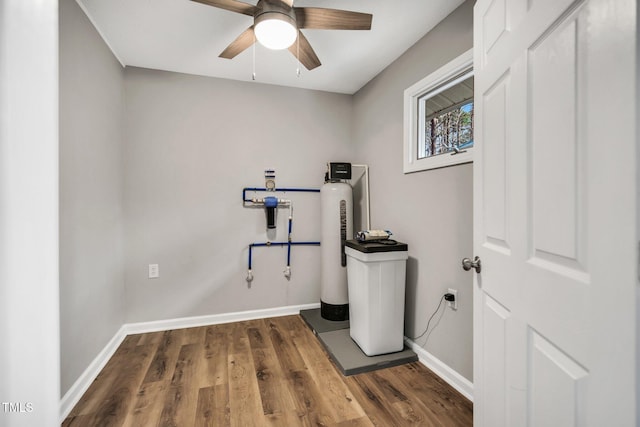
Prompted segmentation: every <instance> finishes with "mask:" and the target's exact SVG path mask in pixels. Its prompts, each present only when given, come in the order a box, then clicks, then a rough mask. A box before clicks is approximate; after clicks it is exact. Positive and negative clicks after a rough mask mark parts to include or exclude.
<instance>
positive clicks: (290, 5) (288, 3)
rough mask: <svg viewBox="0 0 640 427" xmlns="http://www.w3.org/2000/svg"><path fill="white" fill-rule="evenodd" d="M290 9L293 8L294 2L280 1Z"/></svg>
mask: <svg viewBox="0 0 640 427" xmlns="http://www.w3.org/2000/svg"><path fill="white" fill-rule="evenodd" d="M280 1H282V3H284V4H286V5H287V6H289V7H293V0H280Z"/></svg>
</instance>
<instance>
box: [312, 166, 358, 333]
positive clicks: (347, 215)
mask: <svg viewBox="0 0 640 427" xmlns="http://www.w3.org/2000/svg"><path fill="white" fill-rule="evenodd" d="M332 165H336V164H335V163H330V164H329V172H328V173H327V178H326V182H325V184H324V185H323V186H322V188H321V189H320V204H321V236H322V237H321V245H320V255H321V269H320V276H321V280H320V314H321V315H322V317H323V318H325V319H328V320H334V321H338V320H347V319H348V318H349V294H348V287H347V255H346V253H345V243H346V241H347V240H349V239H353V191H352V189H351V185H349V184H347V183H346V182H342V181H341V179H350V178H351V165H350V164H348V163H339V164H338V165H348V168H349V173H348V175H347V174H344V173H342V174H340V175H338V176H336V175H335V173H334V175H333V176H332V174H331V170H332V168H333V166H332ZM344 167H346V166H344ZM338 170H340V171H343V168H338Z"/></svg>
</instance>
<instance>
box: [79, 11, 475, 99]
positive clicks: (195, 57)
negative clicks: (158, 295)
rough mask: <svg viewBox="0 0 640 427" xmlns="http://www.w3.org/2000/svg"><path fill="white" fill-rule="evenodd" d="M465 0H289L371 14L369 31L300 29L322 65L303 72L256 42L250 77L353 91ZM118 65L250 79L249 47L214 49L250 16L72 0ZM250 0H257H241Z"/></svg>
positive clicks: (290, 58) (222, 45)
mask: <svg viewBox="0 0 640 427" xmlns="http://www.w3.org/2000/svg"><path fill="white" fill-rule="evenodd" d="M463 1H464V0H395V1H392V0H296V2H295V6H297V7H304V6H315V7H326V8H333V9H344V10H352V11H356V12H366V13H371V14H373V23H372V28H371V31H344V30H302V31H303V33H304V34H305V36H306V37H307V39H308V40H309V42H310V43H311V46H312V47H313V49H314V50H315V52H316V54H317V55H318V58H320V61H321V62H322V66H320V67H318V68H316V69H314V70H312V71H307V70H306V69H305V68H304V67H302V66H300V68H301V70H300V71H301V74H300V76H299V77H298V76H297V75H296V69H297V67H298V65H297V60H296V59H295V57H294V56H293V55H291V53H289V52H288V51H287V50H284V51H272V50H268V49H266V48H264V47H262V46H260V45H259V44H256V48H255V70H256V81H257V82H260V83H268V84H276V85H281V86H291V87H299V88H307V89H316V90H323V91H329V92H338V93H347V94H353V93H355V92H356V91H357V90H358V89H360V88H361V87H362V86H364V85H365V84H366V83H367V82H369V81H370V80H371V79H372V78H373V77H375V76H376V75H377V74H378V73H379V72H380V71H382V70H383V69H384V68H385V67H387V66H388V65H389V64H390V63H392V62H393V61H394V60H395V59H397V58H398V57H399V56H400V55H401V54H402V53H404V52H405V51H406V50H407V49H408V48H409V47H411V46H412V45H413V44H414V43H415V42H417V41H418V40H420V38H422V36H424V35H425V34H426V33H427V32H428V31H429V30H431V29H432V28H433V27H434V26H435V25H436V24H437V23H438V22H440V21H441V20H442V19H443V18H444V17H446V16H447V15H448V14H449V13H451V12H452V11H453V10H454V9H455V8H457V7H458V6H459V5H460V4H462V3H463ZM77 2H78V3H79V4H80V6H81V7H82V8H83V9H84V11H85V13H86V14H87V16H88V17H89V19H90V20H91V21H92V22H93V24H94V26H95V27H96V28H97V30H98V32H99V33H100V34H101V35H102V37H103V38H104V40H105V41H106V43H107V44H108V45H109V47H110V48H111V50H112V51H113V53H114V54H115V56H116V57H117V58H118V60H119V61H120V62H121V63H122V65H123V66H136V67H144V68H152V69H158V70H166V71H175V72H180V73H188V74H196V75H203V76H212V77H222V78H227V79H233V80H245V81H251V80H252V69H253V49H252V48H249V49H247V50H245V51H244V52H242V53H241V54H239V55H238V56H236V57H235V58H234V59H231V60H229V59H223V58H218V55H219V54H220V52H222V51H223V50H224V48H225V47H226V46H227V45H228V44H229V43H230V42H231V41H233V40H234V39H235V38H236V37H237V36H238V35H239V34H240V33H241V32H242V31H244V30H245V29H247V28H248V27H249V26H250V25H251V24H252V23H253V20H252V18H251V17H249V16H246V15H241V14H238V13H233V12H229V11H226V10H222V9H218V8H214V7H211V6H207V5H203V4H200V3H196V2H193V1H190V0H77ZM245 2H246V3H251V4H254V5H255V4H256V3H257V0H253V1H250V0H248V1H245Z"/></svg>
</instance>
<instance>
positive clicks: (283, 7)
mask: <svg viewBox="0 0 640 427" xmlns="http://www.w3.org/2000/svg"><path fill="white" fill-rule="evenodd" d="M256 7H257V8H258V11H257V12H256V14H255V15H254V22H253V23H254V25H258V23H260V22H262V21H264V20H267V19H278V20H281V21H285V22H288V23H289V24H291V25H293V27H294V28H296V29H297V28H298V25H297V24H296V14H295V11H294V10H293V8H292V7H290V6H289V5H287V4H286V3H283V2H281V1H269V0H260V1H259V2H258V4H257V6H256Z"/></svg>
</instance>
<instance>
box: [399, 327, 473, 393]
mask: <svg viewBox="0 0 640 427" xmlns="http://www.w3.org/2000/svg"><path fill="white" fill-rule="evenodd" d="M404 341H405V343H406V344H407V345H408V346H409V347H410V348H411V350H413V351H414V352H415V353H416V354H417V355H418V360H419V361H420V363H422V364H423V365H425V366H426V367H427V368H429V369H431V370H432V371H433V372H434V373H435V374H436V375H438V376H439V377H440V378H442V379H443V380H444V381H446V382H447V383H448V384H449V385H450V386H451V387H453V388H455V389H456V390H458V391H459V392H460V393H462V395H463V396H464V397H466V398H467V399H469V400H470V401H472V402H473V383H472V382H471V381H469V380H468V379H466V378H465V377H463V376H462V375H460V374H459V373H457V372H456V371H454V370H453V369H451V368H450V367H449V366H448V365H447V364H446V363H444V362H443V361H441V360H440V359H438V358H437V357H435V356H434V355H433V354H431V353H429V352H428V351H427V350H425V349H424V348H422V347H420V346H419V345H418V344H416V343H415V342H413V341H411V340H410V339H409V338H407V337H405V339H404Z"/></svg>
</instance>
